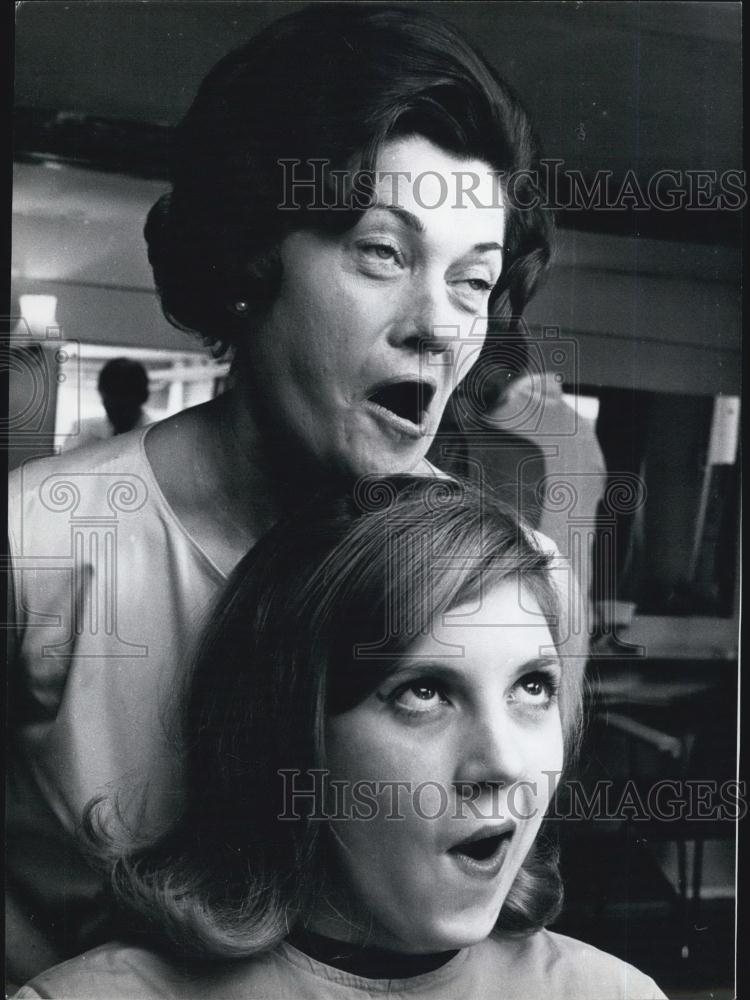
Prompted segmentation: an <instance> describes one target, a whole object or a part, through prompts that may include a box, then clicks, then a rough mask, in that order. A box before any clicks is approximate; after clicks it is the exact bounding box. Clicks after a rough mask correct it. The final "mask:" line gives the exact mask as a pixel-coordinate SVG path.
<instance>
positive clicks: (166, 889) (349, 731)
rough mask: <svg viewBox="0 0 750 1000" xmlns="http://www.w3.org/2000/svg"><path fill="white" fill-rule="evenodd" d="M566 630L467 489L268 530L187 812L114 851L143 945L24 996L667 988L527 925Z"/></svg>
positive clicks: (223, 668)
mask: <svg viewBox="0 0 750 1000" xmlns="http://www.w3.org/2000/svg"><path fill="white" fill-rule="evenodd" d="M436 487H437V488H436ZM565 622H566V615H565V611H564V608H562V607H561V606H560V603H559V599H558V592H557V588H556V586H555V584H554V582H553V579H552V574H551V570H550V566H549V560H548V558H547V557H546V556H545V555H544V554H543V553H542V552H540V551H539V549H538V548H537V547H536V546H535V544H534V543H533V541H532V540H531V536H529V535H527V534H526V533H525V532H524V531H523V530H522V529H521V528H520V527H519V524H518V522H517V521H516V519H515V517H514V516H513V514H512V512H511V511H510V510H508V509H506V508H504V507H501V506H500V505H498V504H496V503H493V502H491V501H489V500H487V498H485V497H482V496H481V494H479V493H475V492H474V491H473V490H470V489H468V488H461V487H459V486H458V485H454V484H451V483H446V484H436V483H434V482H430V481H429V480H427V479H425V478H424V477H421V478H414V477H399V478H398V479H395V480H394V479H388V480H377V479H376V480H372V481H370V482H368V483H367V485H366V487H365V488H364V489H363V488H362V487H361V486H360V488H359V489H358V490H357V491H355V494H354V497H351V496H349V497H348V498H347V497H344V498H343V499H340V500H334V501H331V500H330V499H326V500H323V501H320V502H318V503H317V504H315V505H313V506H311V507H310V508H309V509H306V510H305V511H304V512H303V513H302V514H300V515H298V516H297V517H296V518H294V519H290V520H289V521H288V522H286V523H280V524H278V525H277V526H276V527H275V528H274V529H272V530H271V531H270V532H269V533H268V535H267V536H266V537H264V538H263V539H262V540H261V541H260V542H259V543H258V545H257V546H256V547H255V548H254V549H253V550H252V551H251V552H250V554H249V555H248V557H247V558H246V559H245V560H243V562H242V563H241V564H240V565H239V567H238V568H237V570H236V572H235V574H234V575H233V577H232V579H231V581H230V583H229V586H228V587H227V590H226V592H225V594H224V596H223V598H222V601H221V603H220V605H219V607H218V609H217V611H216V613H215V616H214V619H213V621H212V623H211V626H210V628H209V629H208V631H207V634H206V638H205V640H204V643H203V645H202V648H201V652H200V655H199V657H198V661H197V665H196V671H195V674H194V677H193V679H192V684H191V689H190V693H189V697H188V699H187V712H186V715H185V719H186V728H185V732H184V737H185V740H186V749H187V766H186V788H187V794H186V801H185V807H184V811H183V813H182V815H181V816H180V818H179V819H178V820H177V821H176V822H175V824H174V825H173V827H172V828H171V830H169V831H168V832H167V833H166V834H165V835H164V837H163V838H162V839H161V840H160V841H158V842H157V843H155V844H147V845H146V846H143V847H141V848H140V849H137V850H133V847H132V840H131V838H130V837H128V838H127V840H128V841H129V842H130V843H131V847H130V848H129V849H128V850H126V852H125V853H124V854H119V856H118V852H117V850H116V849H115V856H116V857H115V863H114V867H113V869H112V870H113V875H114V884H115V886H116V888H117V890H118V891H119V894H120V897H121V899H123V900H125V901H126V902H127V903H128V904H129V905H130V907H131V908H132V909H133V910H134V911H135V920H134V922H133V924H132V928H133V930H134V931H136V930H137V932H138V933H139V934H140V936H141V942H140V943H139V944H134V943H131V944H126V943H122V942H121V943H111V944H108V945H105V946H103V947H101V948H98V949H95V950H94V951H91V952H89V953H88V954H86V955H83V956H81V957H80V958H78V959H73V960H72V961H70V962H67V963H65V964H63V965H62V966H60V967H59V968H57V969H54V970H51V971H50V972H48V973H46V974H43V975H41V976H39V977H37V979H35V980H34V982H32V983H31V984H29V986H27V987H26V988H24V989H23V990H22V991H21V992H20V993H19V997H24V998H31V997H40V996H47V997H62V996H75V997H78V998H80V1000H85V998H91V1000H98V998H99V997H104V996H106V997H110V998H113V1000H114V998H128V1000H146V998H156V997H179V998H181V1000H186V998H188V997H196V998H198V997H200V998H201V1000H212V998H217V1000H218V998H222V1000H224V998H227V997H264V998H268V1000H287V998H289V997H303V996H304V997H307V998H310V1000H312V998H321V1000H323V998H325V1000H338V998H340V1000H345V998H352V997H357V996H362V997H365V996H367V997H372V996H374V995H380V994H381V993H382V994H384V995H386V994H387V995H388V996H393V997H401V996H406V995H408V996H413V997H415V998H417V997H421V998H425V1000H427V998H430V1000H432V998H446V1000H448V998H453V997H457V996H465V997H471V998H475V997H476V998H480V997H481V998H490V997H511V998H521V997H529V996H536V995H538V994H540V993H542V991H543V993H544V995H545V996H548V997H550V1000H573V998H575V1000H615V998H627V1000H649V998H654V1000H655V998H657V997H662V996H663V994H662V993H661V992H660V991H659V990H658V988H657V987H656V986H655V984H654V983H653V982H652V981H651V980H650V979H648V978H647V977H646V976H644V975H642V974H641V973H640V972H638V971H637V970H636V969H634V968H632V967H631V966H628V965H626V964H625V963H623V962H620V961H619V960H617V959H614V958H612V957H611V956H608V955H605V954H603V953H602V952H600V951H597V950H596V949H595V948H591V947H590V946H588V945H583V944H581V943H579V942H577V941H573V940H571V939H570V938H566V937H562V936H560V935H557V934H554V933H550V932H549V931H546V930H543V928H544V926H545V924H546V923H548V922H549V921H550V920H551V919H552V918H553V917H554V915H555V914H556V912H557V910H558V908H559V904H560V882H559V877H558V874H557V867H556V859H555V857H554V853H553V852H550V850H549V849H546V850H545V849H541V850H539V849H538V847H537V844H536V841H537V840H538V836H539V830H540V826H541V823H542V818H543V816H544V813H545V811H546V809H547V805H548V802H549V799H550V796H551V795H552V794H553V793H554V789H555V787H556V784H557V781H558V780H559V777H560V773H561V770H562V768H563V766H564V763H565V760H566V757H567V758H569V757H570V756H571V755H572V754H573V753H574V752H575V748H576V743H577V737H578V732H579V723H580V709H581V682H582V662H583V661H582V659H581V657H580V655H579V654H580V651H581V650H580V648H573V646H572V645H571V643H570V642H567V641H565V640H566V626H565ZM107 815H108V814H107V813H106V812H105V816H104V817H101V821H102V822H105V823H108V822H109V820H111V819H112V816H111V814H109V820H107V819H106V817H107ZM115 829H116V827H115V828H113V827H112V826H110V832H113V833H114V832H115ZM110 844H111V841H110ZM147 929H150V931H151V935H152V938H153V937H154V936H155V937H156V938H157V941H158V943H157V944H156V945H155V946H154V942H153V940H152V942H151V947H144V946H143V945H144V941H143V935H144V931H145V930H147ZM491 935H492V936H491ZM170 941H171V947H170V944H169V942H170ZM206 958H210V959H213V961H211V962H206V961H205V959H206ZM200 959H204V961H203V962H200V961H199V960H200Z"/></svg>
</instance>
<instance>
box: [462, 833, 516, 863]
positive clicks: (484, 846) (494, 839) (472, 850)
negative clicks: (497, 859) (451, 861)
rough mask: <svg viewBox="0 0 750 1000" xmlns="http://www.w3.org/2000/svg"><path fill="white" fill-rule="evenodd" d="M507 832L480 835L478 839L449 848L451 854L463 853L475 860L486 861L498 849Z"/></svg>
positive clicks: (506, 837)
mask: <svg viewBox="0 0 750 1000" xmlns="http://www.w3.org/2000/svg"><path fill="white" fill-rule="evenodd" d="M508 837H509V834H507V833H496V834H494V835H493V836H491V837H482V838H481V839H480V840H471V841H468V842H467V843H463V844H457V845H456V846H455V847H452V848H451V849H450V853H451V854H465V855H466V856H467V857H469V858H473V859H474V860H475V861H486V860H487V859H488V858H491V857H492V856H493V855H494V854H495V853H496V852H497V851H498V850H499V849H500V845H501V844H502V843H503V841H504V840H507V839H508Z"/></svg>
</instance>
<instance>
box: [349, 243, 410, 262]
mask: <svg viewBox="0 0 750 1000" xmlns="http://www.w3.org/2000/svg"><path fill="white" fill-rule="evenodd" d="M359 249H360V252H361V253H362V254H364V256H365V257H366V258H367V259H369V260H371V261H374V262H377V263H379V262H380V261H384V262H386V263H388V262H390V261H392V262H393V263H394V264H402V263H403V258H402V256H401V253H400V252H399V250H398V249H397V248H396V247H394V246H391V244H390V243H360V244H359Z"/></svg>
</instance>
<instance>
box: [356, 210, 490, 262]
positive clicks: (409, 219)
mask: <svg viewBox="0 0 750 1000" xmlns="http://www.w3.org/2000/svg"><path fill="white" fill-rule="evenodd" d="M373 209H380V210H381V211H384V212H390V213H391V214H392V215H395V216H396V218H398V219H400V221H401V222H403V223H404V225H406V226H408V227H409V229H413V230H414V232H416V233H423V232H424V231H425V227H424V223H423V222H422V220H421V219H420V218H419V217H418V216H416V215H415V214H414V213H413V212H410V211H409V210H408V209H406V208H401V206H400V205H386V204H384V203H383V202H380V201H376V202H374V203H373V204H372V205H370V211H373ZM504 249H505V248H504V247H503V245H502V243H494V242H491V243H475V244H474V246H473V247H469V249H468V250H467V251H466V252H467V253H490V252H492V251H493V250H499V251H500V253H502V252H503V251H504Z"/></svg>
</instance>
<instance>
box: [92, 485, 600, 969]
mask: <svg viewBox="0 0 750 1000" xmlns="http://www.w3.org/2000/svg"><path fill="white" fill-rule="evenodd" d="M549 566H550V564H549V556H548V555H545V554H544V553H543V552H541V551H540V550H539V548H538V547H537V544H536V541H535V540H534V537H533V536H532V535H531V533H529V532H527V530H526V529H524V528H522V527H521V526H520V525H519V523H518V521H517V519H516V517H515V516H514V515H513V513H512V512H511V509H510V508H509V507H506V506H505V505H501V504H500V503H498V502H496V501H494V500H489V499H487V498H482V496H481V494H480V493H479V492H478V491H476V490H475V489H474V488H473V487H470V486H468V485H459V484H457V483H455V482H453V481H441V480H433V479H426V478H419V477H411V476H404V477H387V478H383V479H378V478H373V479H366V480H362V481H360V483H359V484H358V486H357V488H356V490H355V491H354V493H353V494H349V495H347V496H344V497H340V498H338V499H324V500H321V501H319V502H316V503H314V504H313V505H312V506H311V507H310V508H309V509H307V510H305V511H304V512H302V514H300V515H298V516H297V517H295V518H294V519H291V520H287V521H285V522H282V523H279V524H278V525H277V526H276V527H274V528H273V529H272V530H271V531H270V532H269V533H268V534H267V535H266V536H265V537H264V538H263V539H262V540H261V541H260V542H259V543H258V544H257V545H256V546H255V547H254V548H253V549H252V550H251V551H250V553H249V554H248V555H247V556H246V557H245V558H244V559H243V560H242V562H241V563H240V564H239V566H238V567H237V569H236V571H235V573H234V575H233V576H232V578H231V580H230V581H229V584H228V586H227V588H226V591H225V593H224V595H223V597H222V599H221V601H220V603H219V605H218V607H217V609H216V611H215V613H214V615H213V619H212V622H211V624H210V626H209V628H208V630H207V632H206V634H205V637H204V639H203V643H202V646H201V648H200V651H199V654H198V657H197V664H196V667H195V671H194V674H193V676H192V680H191V682H190V689H189V694H188V696H187V697H186V699H185V702H186V711H185V718H184V726H185V732H184V742H185V755H186V757H185V759H186V800H185V804H184V810H183V813H182V816H181V818H180V819H179V820H178V821H177V823H176V824H175V826H174V827H173V829H172V830H171V831H170V832H168V833H167V834H166V835H165V836H164V837H163V838H162V839H161V840H160V841H158V842H157V843H156V844H147V845H145V846H142V847H139V848H137V849H135V850H134V849H133V846H132V841H130V848H129V850H127V851H120V852H119V853H118V849H117V847H116V843H115V838H114V837H113V836H112V831H113V829H114V827H113V826H112V825H111V820H110V819H108V817H107V816H106V815H105V813H104V811H103V810H101V806H102V805H103V804H102V803H98V804H94V806H92V807H90V812H89V829H91V828H92V827H94V828H97V827H98V831H99V836H100V838H101V839H102V840H103V841H104V842H105V843H106V844H107V847H108V849H109V852H110V853H109V861H110V863H112V862H113V864H112V867H111V871H112V883H113V886H114V889H115V892H116V895H117V896H118V898H119V900H120V901H121V902H124V903H125V904H126V905H127V907H129V908H130V909H131V910H135V911H136V913H137V921H138V926H139V927H143V926H144V918H145V919H146V922H147V923H148V925H150V926H151V927H153V928H154V929H155V933H157V934H160V935H162V936H163V935H165V934H166V935H167V936H168V937H169V938H170V939H171V941H172V942H173V943H177V945H178V946H179V948H180V949H181V951H182V954H183V956H184V955H185V953H186V952H187V954H189V955H193V956H194V957H197V956H201V957H214V958H216V957H242V956H247V955H250V954H253V953H257V952H259V951H262V950H264V949H267V948H270V947H273V946H274V945H275V944H277V943H278V942H279V941H280V940H281V939H283V938H284V937H286V935H287V934H288V933H289V932H290V930H292V929H293V927H294V926H295V923H297V922H298V921H301V922H303V923H304V921H305V919H306V918H307V917H309V915H310V914H311V913H312V911H313V908H314V903H315V899H316V894H317V893H318V892H319V891H320V886H321V876H322V872H323V870H324V867H325V866H326V864H330V862H329V860H328V859H329V858H330V854H329V853H328V851H329V848H330V844H329V841H328V825H327V823H325V822H320V821H319V819H317V820H316V819H315V818H314V817H313V818H311V817H310V816H309V815H303V814H302V813H301V814H300V816H299V817H298V818H296V819H293V820H290V819H288V818H285V819H283V820H280V819H279V814H280V813H281V812H283V810H284V794H285V793H284V789H283V782H282V780H281V778H280V772H281V771H285V770H289V769H291V770H292V771H294V770H299V772H301V773H302V774H303V775H309V773H310V771H311V770H313V769H316V768H321V767H322V766H323V765H324V763H325V747H324V725H325V719H326V717H328V716H330V715H335V714H336V713H338V712H341V711H346V710H347V708H350V707H353V706H354V705H356V704H358V703H359V702H360V701H361V700H362V699H363V698H364V697H366V696H367V695H368V694H369V693H370V692H371V691H373V690H375V689H376V688H377V687H378V685H379V684H380V683H382V681H383V680H384V678H385V677H387V676H388V675H389V673H390V672H392V671H393V670H394V669H395V667H396V666H397V662H398V658H399V655H400V654H402V653H404V652H405V651H406V650H408V649H409V647H410V646H411V645H412V643H413V642H414V641H415V640H416V639H417V638H418V637H419V636H421V635H424V634H425V632H426V631H428V630H429V627H430V623H431V622H432V621H433V620H434V618H435V616H436V615H438V616H439V615H440V614H442V613H444V612H446V611H449V610H451V609H452V608H455V607H457V606H459V605H461V604H463V603H466V602H469V601H472V600H475V599H477V598H479V597H480V596H481V594H482V593H487V592H488V591H489V590H490V589H491V588H492V587H495V586H497V585H498V584H499V583H501V582H502V581H505V580H508V579H517V580H518V582H519V585H520V587H522V588H523V589H525V590H527V591H528V592H529V593H531V594H532V595H533V596H534V597H535V599H536V600H537V602H538V604H539V606H540V608H541V610H542V612H543V614H544V615H545V618H546V621H547V624H548V626H549V628H550V632H551V635H552V638H553V642H554V643H555V646H556V647H557V650H558V654H559V655H560V657H561V661H562V664H563V669H562V681H561V685H560V689H559V706H560V713H561V719H562V727H563V735H564V738H565V744H566V757H567V759H568V760H569V759H570V755H571V753H572V752H573V751H574V750H575V748H576V746H577V743H578V738H579V727H580V720H581V703H582V683H583V681H582V678H583V663H584V662H585V661H584V657H583V656H582V655H581V653H582V648H578V646H581V643H576V640H575V638H573V640H572V641H571V639H570V637H566V629H567V626H566V605H567V601H566V600H565V598H564V596H563V595H562V594H561V591H560V588H559V587H557V586H556V585H555V584H554V583H553V579H552V575H551V573H550V568H549ZM363 646H364V647H369V651H368V656H367V657H366V658H362V657H361V654H358V651H361V649H362V647H363ZM574 647H575V648H574ZM373 650H376V653H377V655H375V656H374V657H373V655H372V654H373ZM313 773H315V772H314V771H313ZM97 805H98V806H99V807H100V810H101V811H97ZM107 833H109V834H110V837H109V841H108V842H107ZM102 853H106V850H103V851H102ZM561 898H562V890H561V884H560V879H559V874H558V871H557V860H556V857H555V855H554V852H550V851H547V852H545V851H544V849H542V850H540V851H536V850H535V851H532V852H531V853H530V855H529V857H527V859H526V861H525V863H524V865H523V867H522V868H521V870H520V872H519V874H518V876H517V878H516V881H515V883H514V885H513V887H512V889H511V892H510V894H509V896H508V898H507V900H506V902H505V905H504V907H503V909H502V912H501V914H500V920H499V923H498V929H499V930H506V931H508V930H512V931H514V932H523V931H525V932H528V931H533V930H536V929H538V928H539V927H541V926H544V924H545V923H547V922H549V920H550V919H551V918H552V917H553V916H554V915H556V913H557V911H558V909H559V906H560V903H561Z"/></svg>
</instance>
